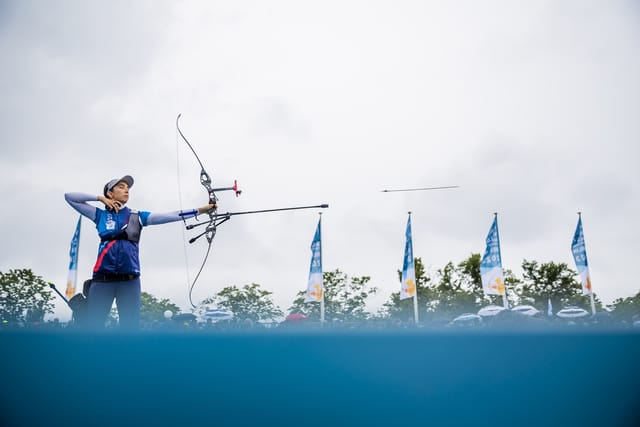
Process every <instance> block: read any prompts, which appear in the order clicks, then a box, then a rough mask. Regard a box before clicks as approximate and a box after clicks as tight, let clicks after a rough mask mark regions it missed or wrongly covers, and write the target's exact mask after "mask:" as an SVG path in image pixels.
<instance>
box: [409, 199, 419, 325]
mask: <svg viewBox="0 0 640 427" xmlns="http://www.w3.org/2000/svg"><path fill="white" fill-rule="evenodd" d="M409 218H411V211H409ZM411 235H412V236H411V256H412V257H413V229H412V230H411ZM412 261H413V260H412ZM414 275H415V273H414ZM415 287H416V290H415V292H414V293H413V320H414V321H415V322H416V326H417V325H418V322H419V321H420V319H419V317H418V284H417V283H416V284H415Z"/></svg>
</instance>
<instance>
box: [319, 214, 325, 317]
mask: <svg viewBox="0 0 640 427" xmlns="http://www.w3.org/2000/svg"><path fill="white" fill-rule="evenodd" d="M318 224H320V265H322V212H318ZM320 274H322V275H323V276H324V272H321V273H320ZM323 325H324V278H323V280H322V299H321V300H320V326H323Z"/></svg>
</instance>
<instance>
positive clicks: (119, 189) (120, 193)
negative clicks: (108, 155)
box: [107, 181, 129, 205]
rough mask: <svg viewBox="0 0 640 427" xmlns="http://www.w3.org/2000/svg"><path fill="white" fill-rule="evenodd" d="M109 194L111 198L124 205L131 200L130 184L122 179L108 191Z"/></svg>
mask: <svg viewBox="0 0 640 427" xmlns="http://www.w3.org/2000/svg"><path fill="white" fill-rule="evenodd" d="M107 195H108V196H109V198H110V199H113V200H117V201H118V202H120V203H122V205H124V204H126V203H127V202H128V201H129V186H128V185H127V183H126V182H124V181H120V182H119V183H117V184H116V186H115V187H113V189H112V190H111V191H108V192H107Z"/></svg>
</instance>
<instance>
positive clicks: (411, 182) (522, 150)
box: [0, 0, 640, 318]
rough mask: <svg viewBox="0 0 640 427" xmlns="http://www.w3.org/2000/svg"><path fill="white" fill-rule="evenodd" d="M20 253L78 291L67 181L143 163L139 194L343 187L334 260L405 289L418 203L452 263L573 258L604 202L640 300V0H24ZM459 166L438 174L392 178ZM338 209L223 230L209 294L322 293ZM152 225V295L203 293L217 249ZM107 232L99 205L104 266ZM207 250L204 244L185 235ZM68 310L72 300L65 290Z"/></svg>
mask: <svg viewBox="0 0 640 427" xmlns="http://www.w3.org/2000/svg"><path fill="white" fill-rule="evenodd" d="M0 54H1V57H2V58H3V61H2V67H0V89H1V90H0V92H1V93H2V96H1V97H0V117H1V120H2V130H3V132H2V133H3V138H2V140H3V142H2V156H1V158H0V162H1V166H0V167H1V170H2V178H3V179H2V181H1V182H0V197H1V198H2V204H3V207H4V208H3V209H2V210H1V211H0V212H1V213H0V215H1V218H2V221H1V224H2V235H3V239H2V240H3V244H2V246H1V249H0V270H1V271H7V270H9V269H16V268H31V269H32V270H33V271H34V272H35V273H36V274H37V275H40V276H43V277H44V278H45V279H46V280H48V281H53V282H55V283H56V284H57V285H58V287H59V288H60V289H61V290H63V289H64V287H65V282H66V275H67V267H68V262H69V259H68V251H69V242H70V239H71V237H72V234H73V231H74V227H75V224H76V221H77V219H78V215H77V214H76V213H75V211H73V210H72V209H71V208H70V207H69V206H68V205H67V204H66V202H65V201H64V197H63V195H64V193H65V192H69V191H81V192H87V193H91V194H97V193H99V192H100V191H101V189H102V187H103V186H104V184H105V183H106V182H107V181H108V180H110V179H112V178H115V177H120V176H122V175H124V174H131V175H133V176H134V178H135V179H136V182H135V185H134V187H133V189H132V192H131V199H130V202H129V205H130V206H131V207H132V208H136V209H139V210H149V211H152V212H164V211H171V210H176V209H179V208H191V207H196V206H201V205H203V204H204V203H205V202H206V193H205V191H204V190H203V188H202V187H201V186H200V184H199V179H198V177H199V167H198V165H197V162H196V160H195V158H194V157H193V155H192V154H191V153H190V152H189V151H188V148H187V146H186V144H184V143H183V142H182V141H180V140H179V139H178V138H177V135H176V130H175V119H176V116H177V115H178V113H182V115H183V116H182V119H181V128H182V130H183V132H184V133H185V134H186V136H187V138H188V139H189V140H190V142H191V143H192V145H193V146H194V148H195V149H196V150H197V152H198V154H199V156H200V158H201V160H202V161H203V163H204V165H205V167H206V168H207V170H208V172H209V173H210V174H211V175H212V177H213V180H214V185H215V186H227V185H229V184H231V183H232V182H233V180H234V179H237V180H238V182H239V185H240V187H241V189H242V190H243V194H242V196H241V197H240V198H235V196H233V195H232V194H229V193H225V194H221V195H220V198H221V200H220V210H221V211H237V210H240V211H242V210H254V209H265V208H275V207H286V206H295V205H307V204H318V203H328V204H329V205H330V208H329V209H326V210H324V212H323V215H322V224H323V236H322V237H323V250H324V252H323V262H324V270H325V271H332V270H335V269H338V268H339V269H340V270H342V271H343V272H345V273H347V274H348V275H349V276H370V277H371V281H370V284H371V285H372V286H376V287H378V288H379V294H378V295H377V296H376V298H375V299H374V300H372V302H371V305H372V307H379V306H380V305H381V304H382V303H384V302H385V301H386V300H387V299H388V297H389V295H390V294H391V293H392V292H397V291H399V288H400V283H399V281H398V277H397V270H399V269H401V267H402V257H403V249H404V230H405V225H406V220H407V212H408V211H412V212H413V214H412V223H413V242H414V253H415V256H417V257H421V258H422V260H423V262H424V263H425V265H426V266H427V267H428V269H429V272H430V273H431V274H435V272H436V271H437V270H438V269H439V268H442V267H443V266H444V265H445V264H446V263H447V262H449V261H453V262H454V263H458V262H460V261H462V260H464V259H466V258H467V257H468V256H469V255H470V254H472V253H483V252H484V249H485V248H484V240H485V237H486V234H487V232H488V230H489V226H490V225H491V221H492V218H493V212H498V221H499V228H500V238H501V249H502V257H503V266H504V267H505V268H509V269H511V270H513V271H514V273H515V274H516V275H517V276H518V277H521V268H520V266H521V264H522V261H523V259H527V260H537V261H540V262H548V261H554V262H565V263H567V264H568V265H569V266H570V267H571V268H574V269H575V265H574V263H573V259H572V256H571V251H570V245H571V239H572V237H573V232H574V230H575V226H576V222H577V219H578V217H577V214H576V212H578V211H581V212H582V213H583V224H584V232H585V238H586V245H587V254H588V259H589V264H590V269H591V274H592V282H593V287H594V290H595V292H596V294H597V295H598V296H599V297H600V298H601V299H602V300H603V301H604V302H605V303H611V302H612V301H613V300H614V299H616V298H619V297H628V296H632V295H635V294H636V293H637V292H638V291H639V290H640V284H639V282H638V280H637V278H636V277H635V274H636V271H635V267H634V265H635V264H636V263H637V262H638V257H639V256H640V232H639V231H638V226H637V217H638V212H639V211H640V190H639V189H638V183H639V182H640V171H639V169H638V166H637V164H638V161H639V160H640V148H639V147H640V144H639V142H640V141H639V136H640V120H638V117H639V113H640V84H639V83H640V81H639V77H638V76H640V6H638V3H637V2H635V1H584V0H575V1H555V0H554V1H542V0H540V1H528V2H512V1H507V0H505V1H471V0H469V1H456V2H449V1H431V2H428V1H395V0H394V1H351V0H340V1H322V2H303V1H268V2H264V1H234V2H222V1H201V2H196V1H184V2H179V1H155V0H154V1H109V2H104V1H84V0H83V1H80V0H78V1H56V2H49V1H28V0H27V1H6V0H2V1H0ZM445 185H459V186H460V188H458V189H453V190H442V191H432V192H420V193H417V192H416V193H381V192H380V190H383V189H387V188H389V189H391V188H413V187H427V186H445ZM317 221H318V211H317V210H309V211H295V212H289V213H275V214H264V215H253V216H239V217H235V218H233V219H232V220H231V221H229V222H228V223H226V224H224V225H222V226H221V227H220V228H219V229H218V234H217V236H216V238H215V240H214V242H213V247H212V251H211V255H210V257H209V260H208V262H207V264H206V266H205V268H204V271H203V273H202V276H201V278H200V280H199V282H198V284H196V287H195V289H194V293H193V296H194V301H199V300H201V299H204V298H206V297H208V296H212V295H213V294H215V293H216V292H218V291H220V290H221V289H222V288H223V287H225V286H228V285H237V286H242V285H245V284H249V283H253V282H255V283H259V284H260V285H261V286H262V287H263V288H265V289H267V290H269V291H271V292H273V293H274V300H275V302H276V303H277V304H278V305H279V306H280V307H281V308H282V309H283V310H286V309H287V308H288V307H289V306H290V304H291V302H292V301H293V299H294V297H295V295H296V293H297V292H299V291H301V290H304V289H305V288H306V283H307V277H308V272H309V262H310V257H311V252H310V249H309V246H310V244H311V240H312V238H313V234H314V231H315V227H316V224H317ZM191 235H192V233H191V232H183V225H182V224H181V223H175V224H168V225H163V226H156V227H150V228H147V229H145V231H144V233H143V237H142V241H141V262H142V272H143V282H142V283H143V290H144V291H147V292H149V293H151V294H153V295H154V296H156V297H158V298H169V299H170V300H171V301H172V302H174V303H176V304H177V305H179V306H181V307H182V308H183V309H184V310H186V309H188V308H189V303H188V298H187V288H188V285H187V283H188V280H189V279H190V280H193V277H194V276H195V274H196V272H197V269H198V267H199V265H200V263H201V260H202V257H203V256H204V253H205V250H206V241H204V239H202V240H201V241H198V242H197V243H195V244H193V245H188V244H187V243H186V242H185V236H186V238H187V239H188V238H189V237H190V236H191ZM97 245H98V238H97V235H96V232H95V229H94V227H93V224H92V223H91V222H90V221H88V220H83V229H82V238H81V247H80V268H79V281H80V283H81V282H82V280H84V279H85V278H88V277H90V274H91V268H92V266H93V263H94V261H95V256H96V251H97ZM185 247H186V249H185ZM58 305H59V307H58V308H57V311H56V313H57V314H58V315H59V316H60V317H61V318H65V316H68V310H67V309H66V308H65V307H64V305H62V304H58Z"/></svg>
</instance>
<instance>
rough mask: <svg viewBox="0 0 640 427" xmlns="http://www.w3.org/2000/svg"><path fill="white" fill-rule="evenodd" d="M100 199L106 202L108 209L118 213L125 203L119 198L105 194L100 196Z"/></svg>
mask: <svg viewBox="0 0 640 427" xmlns="http://www.w3.org/2000/svg"><path fill="white" fill-rule="evenodd" d="M98 200H99V201H101V202H102V203H104V205H105V206H106V207H107V209H108V210H114V211H116V213H118V211H119V210H120V208H122V206H123V204H122V203H120V202H119V201H117V200H114V199H109V198H107V197H104V196H98Z"/></svg>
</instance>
